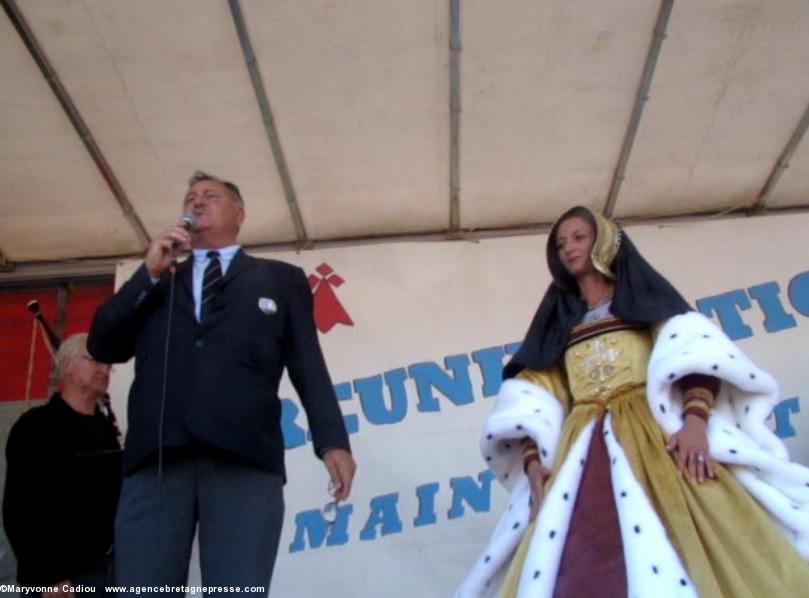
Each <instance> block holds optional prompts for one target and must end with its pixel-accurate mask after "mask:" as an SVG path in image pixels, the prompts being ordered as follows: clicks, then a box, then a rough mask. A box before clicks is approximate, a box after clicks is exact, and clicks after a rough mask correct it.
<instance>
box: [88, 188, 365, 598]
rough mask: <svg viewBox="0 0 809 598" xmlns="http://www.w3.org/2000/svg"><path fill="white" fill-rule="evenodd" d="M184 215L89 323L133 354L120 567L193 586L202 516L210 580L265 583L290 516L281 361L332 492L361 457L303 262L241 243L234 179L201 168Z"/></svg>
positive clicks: (99, 354)
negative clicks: (255, 253)
mask: <svg viewBox="0 0 809 598" xmlns="http://www.w3.org/2000/svg"><path fill="white" fill-rule="evenodd" d="M185 211H186V213H190V214H193V216H194V220H195V224H194V226H193V229H192V230H191V231H190V232H189V231H188V230H186V228H185V227H183V226H182V225H177V226H174V227H173V228H170V229H169V230H167V231H165V232H164V233H163V234H161V235H159V236H157V237H156V238H155V239H154V240H153V241H152V242H151V244H150V245H149V249H148V250H147V252H146V256H145V258H144V263H143V264H142V265H141V267H140V268H139V269H138V270H137V271H136V272H135V274H133V275H132V277H131V278H130V279H129V280H128V281H127V282H126V283H125V284H124V285H123V286H122V287H121V288H120V290H119V291H118V292H117V293H116V294H115V295H114V296H113V297H112V298H110V299H109V300H108V301H107V302H106V303H104V304H103V305H102V306H101V307H100V308H99V310H98V312H97V313H96V315H95V318H94V320H93V325H92V328H91V331H90V339H89V343H88V344H89V348H90V352H91V353H92V354H93V356H94V357H95V358H96V359H99V360H101V361H105V362H122V361H126V360H128V359H130V358H131V357H132V356H133V355H134V356H135V378H134V381H133V383H132V387H131V389H130V393H129V406H128V414H129V427H128V433H127V438H126V449H125V453H124V474H125V477H124V483H123V488H122V491H121V500H120V505H119V509H118V515H117V518H116V528H115V531H116V538H115V549H116V574H117V577H118V583H119V584H121V585H126V586H156V585H169V586H182V585H183V584H185V582H186V580H187V575H188V561H189V557H190V553H191V544H192V539H193V536H194V531H195V528H196V527H197V525H198V527H199V549H200V568H201V574H202V584H203V586H222V587H225V586H231V587H235V586H239V587H240V589H244V587H245V586H267V585H268V584H269V580H270V577H271V576H272V568H273V564H274V561H275V556H276V553H277V549H278V541H279V538H280V531H281V524H282V521H283V510H284V506H283V495H282V486H283V484H284V482H285V480H286V475H285V470H284V441H283V437H282V433H281V423H280V420H281V403H280V401H279V400H278V385H279V382H280V379H281V375H282V373H283V371H284V368H286V369H287V371H288V372H289V376H290V379H291V380H292V383H293V385H294V386H295V388H296V390H297V392H298V395H299V396H300V399H301V402H302V404H303V407H304V409H305V410H306V414H307V418H308V420H309V427H310V430H311V434H312V442H313V445H314V450H315V453H316V455H317V456H318V457H320V458H322V459H323V461H324V463H325V465H326V468H327V469H328V472H329V475H330V477H331V481H332V485H333V487H334V488H335V491H334V494H335V499H336V500H338V501H339V500H343V499H345V498H346V497H347V496H348V494H349V491H350V489H351V482H352V479H353V476H354V470H355V467H356V466H355V464H354V460H353V458H352V456H351V453H350V448H349V442H348V436H347V433H346V430H345V425H344V422H343V418H342V415H341V413H340V409H339V407H338V405H337V398H336V396H335V394H334V390H333V387H332V383H331V380H330V378H329V373H328V370H327V369H326V363H325V361H324V359H323V354H322V352H321V350H320V345H319V343H318V338H317V331H316V330H315V326H314V321H313V316H312V295H311V291H310V289H309V285H308V283H307V280H306V276H305V275H304V272H303V271H302V270H301V269H300V268H298V267H295V266H292V265H290V264H286V263H283V262H279V261H274V260H265V259H257V258H253V257H250V256H248V255H246V254H245V253H244V252H243V251H242V250H241V248H240V247H239V246H238V245H237V244H236V237H237V235H238V232H239V228H240V226H241V224H242V222H243V220H244V202H243V200H242V197H241V194H240V192H239V189H238V187H236V185H234V184H233V183H230V182H227V181H223V180H221V179H218V178H216V177H214V176H211V175H208V174H206V173H202V172H197V173H195V174H194V176H192V177H191V180H190V181H189V189H188V193H187V195H186V197H185ZM187 248H192V249H193V253H192V255H191V257H190V258H189V259H188V260H187V261H185V262H183V263H181V264H179V265H175V255H176V253H177V252H178V250H179V249H187ZM266 591H267V590H266V588H265V590H264V594H266Z"/></svg>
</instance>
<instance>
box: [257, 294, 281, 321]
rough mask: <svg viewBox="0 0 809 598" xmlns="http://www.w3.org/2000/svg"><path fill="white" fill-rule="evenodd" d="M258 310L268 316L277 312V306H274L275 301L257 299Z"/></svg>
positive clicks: (262, 298)
mask: <svg viewBox="0 0 809 598" xmlns="http://www.w3.org/2000/svg"><path fill="white" fill-rule="evenodd" d="M258 308H259V309H260V310H261V313H263V314H266V315H268V316H269V315H272V314H274V313H275V312H277V311H278V306H277V305H275V301H273V300H272V299H270V298H269V297H259V300H258Z"/></svg>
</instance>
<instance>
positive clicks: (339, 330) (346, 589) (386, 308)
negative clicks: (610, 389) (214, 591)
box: [112, 214, 809, 598]
mask: <svg viewBox="0 0 809 598" xmlns="http://www.w3.org/2000/svg"><path fill="white" fill-rule="evenodd" d="M807 230H809V215H804V214H801V215H784V216H767V217H758V218H751V219H732V220H722V221H715V222H703V223H687V224H676V225H674V224H673V225H666V226H637V227H630V228H628V229H627V232H628V233H629V235H630V236H631V237H632V239H633V241H634V242H635V244H636V245H637V246H638V248H639V249H640V251H641V253H642V254H643V255H644V256H645V257H646V258H647V259H648V260H649V261H650V262H651V263H652V264H653V265H655V267H657V268H658V270H660V271H661V272H662V273H663V274H664V275H665V276H666V277H668V278H669V280H671V281H672V283H674V285H675V286H676V287H677V288H678V289H680V291H681V292H682V293H683V295H684V296H685V297H686V298H687V299H688V300H689V302H691V303H692V305H694V306H695V307H696V308H697V309H700V310H701V311H703V312H704V313H706V314H707V315H709V316H711V317H712V318H713V319H714V321H716V322H717V323H719V324H721V325H722V327H723V328H724V329H725V331H726V332H727V333H728V334H729V335H730V336H731V338H734V339H737V341H738V343H739V345H740V346H741V347H742V348H743V349H744V351H745V352H746V353H747V354H748V355H749V356H750V357H751V358H752V359H753V360H754V361H756V362H757V363H758V364H759V365H760V366H761V367H763V368H764V369H766V370H768V371H769V372H771V373H772V374H773V375H775V377H776V378H777V379H778V380H779V382H780V383H781V388H782V399H783V400H782V402H781V404H780V405H779V407H778V409H777V410H776V412H775V414H774V417H773V418H772V419H773V426H774V428H775V429H776V432H777V433H778V434H779V435H780V436H781V437H782V438H784V440H785V442H786V444H787V446H788V447H789V449H790V452H791V454H792V455H793V458H795V459H796V460H798V461H800V462H802V463H804V464H809V442H807V440H806V438H807V436H808V435H809V416H807V415H806V414H805V413H802V412H801V402H802V401H801V394H803V396H804V397H805V396H806V395H807V394H809V350H807V349H808V347H809V343H807V340H808V339H809V259H807V255H809V252H807V250H806V238H805V237H806V231H807ZM545 239H546V237H545V235H536V236H520V237H510V238H499V239H490V240H482V241H479V242H477V241H476V242H472V241H453V242H448V241H445V242H401V243H381V244H375V245H363V246H356V247H344V248H332V249H322V250H319V249H316V250H312V251H306V252H302V253H294V252H283V253H272V254H263V256H264V257H272V258H275V259H281V260H285V261H288V262H291V263H294V264H297V265H299V266H301V267H303V268H304V269H305V270H306V272H307V274H310V275H311V282H312V283H313V292H314V293H315V298H316V314H317V317H318V322H319V325H320V327H321V343H322V345H323V349H324V352H325V354H326V359H327V362H328V364H329V369H330V371H331V374H332V378H333V380H334V383H335V388H336V390H337V394H338V396H339V397H340V399H341V407H342V410H343V413H344V415H345V417H346V422H347V424H348V426H349V430H350V431H351V442H352V446H353V452H354V455H355V458H356V460H357V462H358V465H359V469H358V472H357V478H356V480H355V486H354V490H353V492H352V495H351V498H350V501H349V502H348V503H346V504H345V505H342V506H341V507H340V510H339V517H338V520H337V522H336V523H335V524H333V525H331V526H329V525H327V524H326V523H325V522H324V521H323V520H322V518H321V516H320V509H321V508H322V507H323V506H324V505H325V503H326V502H327V501H328V500H329V497H328V495H327V492H326V486H327V475H326V472H325V469H324V468H323V466H322V464H320V462H318V461H317V460H316V459H315V457H314V455H313V453H312V449H311V444H310V443H309V442H307V439H306V419H305V417H304V414H303V412H302V411H301V410H299V407H298V402H297V398H296V397H295V394H294V391H293V390H292V388H291V385H290V384H289V382H288V381H285V383H284V384H283V385H282V388H281V396H282V397H284V398H285V401H284V407H285V409H284V414H285V415H284V420H285V421H284V430H285V438H286V442H287V446H288V450H287V466H288V474H289V483H288V484H287V487H286V509H287V512H286V521H285V528H284V532H283V536H282V540H281V547H280V550H279V556H278V562H277V565H276V573H275V577H274V580H273V585H272V590H271V595H273V596H294V597H296V598H304V597H310V596H311V597H318V598H319V597H320V596H324V595H329V596H340V597H342V596H351V597H352V598H353V597H377V596H386V597H391V598H395V597H399V596H401V597H408V598H410V597H411V596H419V597H421V596H449V595H451V594H452V592H453V590H454V588H455V586H456V585H457V584H458V582H459V581H460V580H461V578H462V577H463V575H464V574H465V572H466V571H467V569H468V568H469V566H470V565H471V564H472V562H473V560H474V558H475V557H476V556H477V553H478V551H479V550H481V549H482V547H483V545H484V542H485V540H486V538H487V537H488V534H489V533H490V532H491V530H492V528H493V526H494V524H495V520H496V518H497V516H498V514H499V512H500V511H501V509H502V508H503V506H504V502H505V497H506V495H505V492H504V491H503V490H502V489H501V488H500V487H498V486H497V484H496V483H495V482H493V481H492V475H491V474H490V473H489V472H488V471H487V469H486V467H485V466H484V464H483V462H482V459H481V457H480V455H479V453H478V449H477V444H478V432H479V430H480V427H481V425H482V422H483V420H484V418H485V417H486V415H487V413H488V412H489V410H490V409H491V404H492V401H493V397H494V395H495V393H496V392H497V388H498V385H499V382H500V368H501V366H502V364H503V363H505V361H506V359H507V356H508V354H509V353H512V352H513V351H514V350H515V349H516V346H515V344H516V343H518V342H519V341H520V340H521V339H522V336H523V334H524V333H525V330H526V329H527V327H528V324H529V322H530V320H531V317H532V316H533V314H534V310H535V309H536V307H537V304H538V302H539V300H540V298H541V296H542V294H543V293H544V291H545V288H546V287H547V285H548V283H549V280H550V278H549V275H548V272H547V267H546V265H545V258H544V252H545ZM258 255H261V254H258ZM137 265H138V263H136V262H130V263H127V264H122V265H121V267H120V268H119V271H118V282H119V284H120V282H121V281H122V280H125V278H126V277H128V276H129V274H131V272H132V271H133V270H134V268H135V267H137ZM326 329H328V331H325V330H326ZM324 331H325V332H324ZM131 376H132V369H131V364H130V365H127V366H123V367H118V368H117V371H116V373H115V375H114V379H113V388H112V394H113V397H114V398H115V401H116V402H117V403H118V412H119V413H120V414H121V415H122V416H123V414H124V413H125V408H124V403H125V400H126V399H125V397H126V393H127V390H128V386H129V383H130V382H131ZM121 419H125V418H124V417H122V418H121ZM124 423H125V422H124ZM192 571H193V572H192V581H194V582H196V580H195V579H194V578H195V577H196V576H197V572H196V569H192ZM197 579H198V578H197Z"/></svg>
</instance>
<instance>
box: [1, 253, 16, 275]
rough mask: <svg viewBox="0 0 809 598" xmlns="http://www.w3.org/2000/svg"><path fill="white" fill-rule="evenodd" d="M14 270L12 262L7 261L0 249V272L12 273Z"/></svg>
mask: <svg viewBox="0 0 809 598" xmlns="http://www.w3.org/2000/svg"><path fill="white" fill-rule="evenodd" d="M14 268H15V264H14V262H12V261H11V260H9V259H8V256H6V254H5V253H3V250H2V249H0V272H13V271H14Z"/></svg>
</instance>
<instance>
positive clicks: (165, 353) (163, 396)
mask: <svg viewBox="0 0 809 598" xmlns="http://www.w3.org/2000/svg"><path fill="white" fill-rule="evenodd" d="M169 271H170V272H171V278H170V279H169V305H168V314H167V316H166V342H165V345H164V351H163V387H162V389H161V392H160V417H159V418H158V428H157V483H158V486H160V487H161V488H162V487H163V433H164V428H165V427H166V395H167V394H168V378H169V348H170V346H171V323H172V319H173V315H174V279H175V277H176V273H177V262H176V260H175V261H174V262H172V264H171V266H169Z"/></svg>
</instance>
